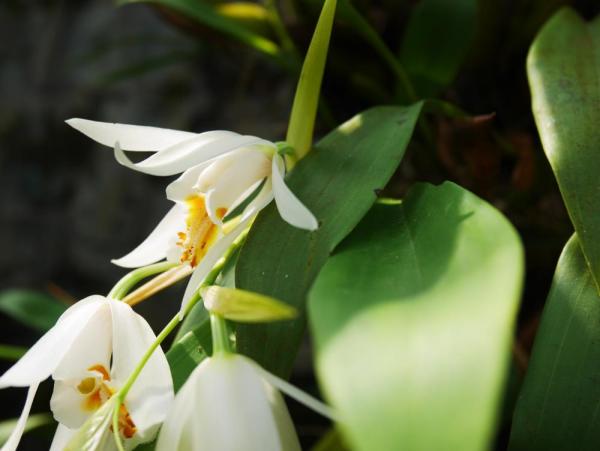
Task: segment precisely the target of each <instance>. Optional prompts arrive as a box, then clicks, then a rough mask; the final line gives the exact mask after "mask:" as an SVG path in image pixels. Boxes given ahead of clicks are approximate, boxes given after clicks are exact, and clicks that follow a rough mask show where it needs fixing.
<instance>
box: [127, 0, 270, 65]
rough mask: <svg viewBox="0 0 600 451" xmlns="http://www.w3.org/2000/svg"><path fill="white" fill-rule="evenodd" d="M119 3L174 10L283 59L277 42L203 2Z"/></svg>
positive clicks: (151, 0) (142, 0)
mask: <svg viewBox="0 0 600 451" xmlns="http://www.w3.org/2000/svg"><path fill="white" fill-rule="evenodd" d="M118 3H119V4H122V5H124V4H129V3H152V4H155V5H160V6H164V7H167V8H170V9H173V10H175V11H178V12H180V13H181V14H184V15H186V16H188V17H189V18H191V19H193V20H195V21H197V22H198V23H200V24H202V25H204V26H207V27H210V28H213V29H215V30H217V31H219V32H221V33H224V34H226V35H229V36H231V37H233V38H235V39H237V40H238V41H240V42H242V43H243V44H246V45H247V46H249V47H252V48H254V49H256V50H258V51H260V52H263V53H265V54H267V55H269V56H271V57H273V58H275V59H277V60H280V59H281V55H280V51H279V46H278V45H277V44H276V43H275V42H273V41H271V40H270V39H267V38H265V37H263V36H261V35H259V34H257V33H255V32H253V31H251V30H250V29H249V28H246V27H245V26H244V25H242V24H240V23H238V22H236V21H235V20H232V19H230V18H229V17H227V15H223V14H220V13H219V12H218V11H217V10H216V9H215V8H214V7H213V6H212V5H210V4H208V3H206V2H204V1H202V0H118Z"/></svg>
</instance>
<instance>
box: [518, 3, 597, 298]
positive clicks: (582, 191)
mask: <svg viewBox="0 0 600 451" xmlns="http://www.w3.org/2000/svg"><path fill="white" fill-rule="evenodd" d="M527 74H528V76H529V84H530V86H531V93H532V103H533V112H534V115H535V120H536V124H537V127H538V131H539V133H540V137H541V139H542V144H543V145H544V151H545V152H546V156H547V157H548V160H549V161H550V165H551V166H552V169H553V171H554V174H555V176H556V179H557V180H558V185H559V187H560V191H561V193H562V196H563V199H564V201H565V205H566V207H567V210H568V212H569V216H570V217H571V221H572V222H573V225H574V227H575V230H576V231H577V235H578V239H579V241H580V243H581V247H582V249H583V254H584V256H585V258H586V260H587V262H588V264H589V265H590V268H591V271H592V276H593V277H594V279H595V281H596V285H597V287H598V288H599V289H600V239H599V237H600V213H599V211H600V210H599V208H598V205H599V204H598V195H599V193H600V179H599V178H598V175H599V174H600V153H599V151H598V146H599V144H598V143H599V142H600V127H599V124H600V108H599V105H600V82H599V81H598V80H599V75H598V74H600V16H599V17H597V18H596V20H594V21H593V22H590V23H586V22H584V21H583V20H582V19H581V18H580V17H579V16H578V15H577V14H576V13H575V12H574V11H573V10H571V9H568V8H564V9H561V10H560V11H559V12H558V13H556V14H555V15H554V16H553V17H552V19H550V20H549V21H548V23H547V24H546V25H545V26H544V28H543V29H542V31H541V32H540V33H539V35H538V36H537V38H536V39H535V41H534V43H533V44H532V46H531V49H530V51H529V56H528V58H527Z"/></svg>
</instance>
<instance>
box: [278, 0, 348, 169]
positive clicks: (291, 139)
mask: <svg viewBox="0 0 600 451" xmlns="http://www.w3.org/2000/svg"><path fill="white" fill-rule="evenodd" d="M335 6H336V0H325V3H324V4H323V9H322V10H321V15H320V16H319V21H318V22H317V26H316V28H315V32H314V34H313V37H312V40H311V42H310V46H309V47H308V51H307V53H306V58H305V59H304V64H303V65H302V71H301V72H300V80H298V87H297V88H296V95H295V96H294V103H293V105H292V112H291V114H290V122H289V127H288V131H287V136H286V141H287V143H288V144H289V145H290V146H292V147H293V148H294V150H295V151H296V157H297V158H302V157H303V156H304V155H305V154H306V153H307V152H308V151H309V150H310V148H311V145H312V141H313V130H314V127H315V118H316V116H317V106H318V105H319V98H320V93H321V81H322V80H323V73H324V72H325V63H326V62H327V52H328V50H329V40H330V38H331V29H332V28H333V18H334V17H335Z"/></svg>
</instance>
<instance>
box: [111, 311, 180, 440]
mask: <svg viewBox="0 0 600 451" xmlns="http://www.w3.org/2000/svg"><path fill="white" fill-rule="evenodd" d="M110 308H111V310H112V321H113V327H112V330H113V364H112V369H111V374H112V376H113V379H114V380H115V381H116V383H117V384H122V383H124V382H125V380H126V379H127V378H128V377H129V376H130V374H131V373H132V372H133V371H134V369H135V368H136V367H137V365H138V364H139V362H140V360H141V358H142V357H143V355H144V354H145V353H146V351H147V350H148V348H149V347H150V346H151V345H152V344H153V343H154V341H156V335H154V332H152V329H151V328H150V325H149V324H148V323H147V322H146V320H145V319H144V318H143V317H141V316H140V315H138V314H137V313H135V312H134V311H133V310H132V309H131V307H130V306H129V305H127V304H125V303H123V302H119V301H115V300H110ZM174 396H175V395H174V392H173V382H172V378H171V371H170V369H169V364H168V362H167V358H166V357H165V354H164V352H163V351H162V349H161V348H160V347H158V349H156V350H155V351H154V353H153V354H152V356H151V357H150V359H149V360H148V362H147V363H146V365H145V366H144V368H143V369H142V372H141V373H140V375H139V376H138V378H137V380H136V382H135V384H133V385H132V386H131V389H130V390H129V393H128V394H127V398H126V399H125V405H126V407H127V410H128V411H129V413H130V415H131V418H132V419H133V422H134V423H135V425H136V428H137V434H136V435H139V437H140V439H141V440H143V441H149V440H151V439H152V438H153V435H154V433H155V432H156V430H157V429H158V426H159V425H160V423H162V421H163V420H164V419H165V417H166V414H167V412H168V410H169V408H170V407H171V403H172V401H173V398H174Z"/></svg>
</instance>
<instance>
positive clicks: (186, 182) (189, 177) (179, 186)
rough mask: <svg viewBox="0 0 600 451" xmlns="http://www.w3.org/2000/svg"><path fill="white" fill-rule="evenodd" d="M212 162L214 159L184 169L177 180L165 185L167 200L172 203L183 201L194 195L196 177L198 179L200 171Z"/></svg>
mask: <svg viewBox="0 0 600 451" xmlns="http://www.w3.org/2000/svg"><path fill="white" fill-rule="evenodd" d="M214 161H215V159H212V160H209V161H205V162H204V163H200V164H197V165H196V166H192V167H191V168H189V169H186V170H185V171H184V172H183V174H181V175H180V176H179V178H178V179H177V180H174V181H173V182H171V183H169V185H167V190H166V192H167V199H169V200H172V201H173V202H177V201H179V202H181V201H185V200H186V199H187V198H188V197H189V196H190V195H191V194H193V193H194V185H195V184H196V182H197V181H198V177H200V174H202V171H204V170H205V169H206V168H208V167H209V166H210V165H211V164H212V163H213V162H214Z"/></svg>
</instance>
